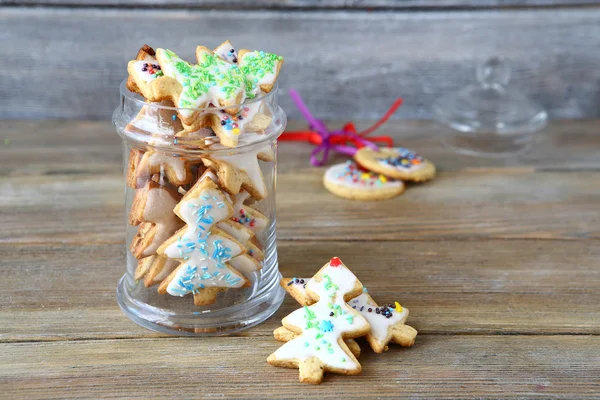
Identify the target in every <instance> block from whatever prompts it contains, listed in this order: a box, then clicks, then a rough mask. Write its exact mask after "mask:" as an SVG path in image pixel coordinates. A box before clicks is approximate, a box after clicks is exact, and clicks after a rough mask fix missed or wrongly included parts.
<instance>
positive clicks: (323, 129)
mask: <svg viewBox="0 0 600 400" xmlns="http://www.w3.org/2000/svg"><path fill="white" fill-rule="evenodd" d="M290 97H291V98H292V100H293V101H294V103H295V104H296V106H297V107H298V110H300V112H301V113H302V115H303V116H304V118H306V121H307V122H308V126H309V129H310V131H294V132H285V133H284V134H283V135H281V137H280V139H279V140H283V141H286V140H289V141H303V142H309V143H311V144H314V145H316V146H317V147H315V148H314V149H313V151H312V152H311V154H310V163H311V164H312V165H314V166H315V167H319V166H322V165H325V163H326V162H327V160H328V159H329V154H330V152H331V151H335V152H337V153H341V154H346V155H349V156H354V154H355V153H356V151H357V150H358V149H360V148H361V147H365V146H368V147H370V148H372V149H373V150H375V151H378V150H379V147H377V145H376V144H375V143H380V144H385V145H387V146H388V147H391V146H393V144H394V141H393V140H392V138H391V137H389V136H373V137H370V138H368V139H367V138H366V136H368V135H370V134H371V133H373V132H374V131H375V130H377V128H379V127H380V126H381V125H383V124H384V123H385V122H386V121H387V120H388V119H389V118H390V117H391V116H392V114H394V112H395V111H396V110H397V109H398V107H400V105H401V104H402V99H400V98H399V99H397V100H396V101H395V102H394V104H393V105H392V106H391V107H390V109H389V110H388V111H387V112H386V113H385V114H384V116H383V117H381V119H380V120H379V121H377V122H376V123H375V124H373V125H372V126H371V127H369V128H367V129H365V130H363V131H360V132H357V131H356V127H355V126H354V124H353V123H352V122H348V123H346V124H345V125H344V126H343V127H342V129H340V130H334V131H330V130H329V129H328V128H327V126H326V125H325V123H324V122H323V121H321V120H320V119H317V118H315V117H314V116H313V115H312V114H311V113H310V110H309V109H308V107H307V106H306V104H304V102H303V101H302V98H301V97H300V95H299V94H298V92H296V91H295V90H294V89H291V90H290Z"/></svg>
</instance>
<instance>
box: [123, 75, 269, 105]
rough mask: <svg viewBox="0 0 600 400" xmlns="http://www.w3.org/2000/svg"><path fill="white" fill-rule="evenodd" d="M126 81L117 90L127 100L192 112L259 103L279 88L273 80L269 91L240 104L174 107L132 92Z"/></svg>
mask: <svg viewBox="0 0 600 400" xmlns="http://www.w3.org/2000/svg"><path fill="white" fill-rule="evenodd" d="M126 83H127V79H124V80H123V81H122V82H121V85H119V91H120V92H121V96H123V97H125V98H126V99H128V100H131V101H133V102H135V103H138V104H140V105H142V106H147V107H148V106H149V107H152V108H156V109H161V110H174V111H179V110H180V111H193V112H198V111H200V112H207V111H209V112H217V111H220V110H222V109H224V108H240V107H242V106H246V105H248V104H254V103H259V102H261V101H265V100H268V99H269V98H270V97H273V96H274V95H275V94H276V93H277V90H278V89H279V85H278V83H277V82H275V84H274V85H273V89H271V91H270V92H269V93H264V94H262V95H261V96H256V97H254V98H253V99H249V100H246V101H244V102H243V103H240V104H232V105H228V106H226V107H215V106H213V107H196V108H193V107H175V106H164V105H161V104H158V103H152V102H150V103H149V102H147V101H146V100H145V99H144V97H143V96H141V95H140V94H138V93H135V92H132V91H131V90H129V88H128V87H127V85H126Z"/></svg>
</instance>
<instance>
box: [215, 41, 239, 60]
mask: <svg viewBox="0 0 600 400" xmlns="http://www.w3.org/2000/svg"><path fill="white" fill-rule="evenodd" d="M215 54H216V55H218V56H219V57H221V58H222V59H223V60H225V61H227V62H229V63H232V64H236V63H237V52H236V51H235V49H234V48H233V46H232V45H231V43H229V40H228V41H226V42H223V43H221V44H220V45H219V47H217V48H216V49H215Z"/></svg>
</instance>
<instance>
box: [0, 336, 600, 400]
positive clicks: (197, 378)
mask: <svg viewBox="0 0 600 400" xmlns="http://www.w3.org/2000/svg"><path fill="white" fill-rule="evenodd" d="M278 346H279V344H278V343H277V342H276V341H275V340H272V339H268V338H205V339H198V340H189V339H170V340H167V339H155V340H125V341H121V340H105V341H80V342H61V343H20V344H2V345H1V346H0V365H1V366H2V367H0V381H1V382H2V388H3V391H4V392H5V393H11V394H12V397H13V398H14V397H16V398H27V399H38V398H43V399H64V398H74V397H77V398H95V399H97V398H105V397H126V398H148V397H167V398H196V397H200V398H214V397H224V398H236V399H238V398H239V399H242V398H243V399H249V398H252V399H254V398H257V399H258V398H260V399H266V398H285V399H300V398H306V397H311V396H318V398H319V399H340V398H344V399H346V398H348V399H350V398H351V399H366V398H368V399H371V398H373V399H374V398H378V399H381V398H390V397H391V398H426V399H431V398H439V399H442V398H444V399H447V398H467V397H469V398H471V397H473V398H529V397H540V398H573V397H576V398H590V399H591V398H597V395H598V390H599V384H598V374H600V338H598V337H577V336H575V337H573V336H554V337H547V336H532V337H519V336H504V337H497V336H495V337H472V336H458V337H449V336H420V337H418V340H417V344H416V345H415V346H414V347H412V348H410V349H392V350H390V351H389V352H388V353H385V354H383V355H377V354H374V353H372V352H370V351H369V350H367V349H364V351H363V354H362V355H361V357H360V362H361V363H362V366H363V371H362V373H361V374H360V375H357V376H353V377H349V376H339V375H327V376H326V378H325V381H324V383H323V384H321V385H319V386H310V385H306V384H300V383H298V371H297V370H292V369H284V368H275V367H272V366H269V365H268V364H267V363H266V362H265V359H266V358H267V356H268V355H269V354H270V353H271V352H273V351H274V350H275V349H276V348H277V347H278Z"/></svg>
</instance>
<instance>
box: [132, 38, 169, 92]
mask: <svg viewBox="0 0 600 400" xmlns="http://www.w3.org/2000/svg"><path fill="white" fill-rule="evenodd" d="M127 72H129V76H128V77H127V82H126V83H125V86H127V89H129V90H131V91H132V92H134V93H139V94H141V95H142V96H144V97H145V98H146V99H149V100H151V99H152V98H154V95H153V93H152V88H151V86H150V82H152V81H154V80H155V79H157V78H160V77H162V76H163V72H162V69H161V67H160V65H158V62H157V61H156V52H155V51H154V49H153V48H152V47H150V46H148V45H147V44H145V45H143V46H142V47H141V48H140V49H139V50H138V53H137V56H136V57H135V60H131V61H129V63H128V64H127ZM151 101H152V100H151Z"/></svg>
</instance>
